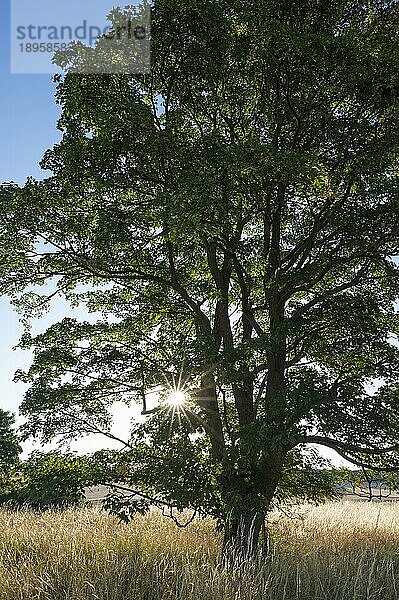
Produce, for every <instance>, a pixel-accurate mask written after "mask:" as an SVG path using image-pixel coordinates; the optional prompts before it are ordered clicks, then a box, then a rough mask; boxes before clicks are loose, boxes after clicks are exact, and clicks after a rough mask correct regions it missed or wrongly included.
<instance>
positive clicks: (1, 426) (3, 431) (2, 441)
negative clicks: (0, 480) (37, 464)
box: [0, 409, 22, 476]
mask: <svg viewBox="0 0 399 600" xmlns="http://www.w3.org/2000/svg"><path fill="white" fill-rule="evenodd" d="M14 425H15V418H14V415H13V414H11V413H10V412H7V411H5V410H2V409H0V476H1V475H3V476H5V475H6V474H7V473H9V471H11V469H12V468H13V467H14V466H15V465H16V464H17V463H18V461H19V455H20V453H21V452H22V448H21V446H20V445H19V441H18V437H17V435H16V433H15V429H14Z"/></svg>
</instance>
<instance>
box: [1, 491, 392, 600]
mask: <svg viewBox="0 0 399 600" xmlns="http://www.w3.org/2000/svg"><path fill="white" fill-rule="evenodd" d="M271 529H272V532H273V545H272V549H271V555H270V558H269V560H268V561H267V563H266V564H265V565H264V566H263V568H262V569H261V572H260V573H259V574H257V575H256V576H253V575H251V574H250V573H245V572H236V573H225V572H223V571H221V570H220V569H219V568H218V567H217V559H218V553H219V544H220V539H219V538H218V536H217V535H215V533H214V529H213V524H212V522H211V521H200V520H198V521H195V522H194V523H193V524H192V525H191V526H189V527H188V528H187V529H177V528H176V527H175V526H174V524H173V523H172V522H171V521H169V520H166V519H164V518H162V517H160V516H159V515H158V514H157V513H153V514H151V515H149V516H147V517H145V518H138V519H137V520H135V521H134V522H133V523H132V524H131V525H129V526H125V525H121V524H119V523H118V522H117V521H116V520H115V519H114V518H112V517H110V516H108V515H107V514H105V513H104V512H101V511H100V510H99V509H96V508H89V509H83V510H68V511H66V512H48V513H45V514H42V515H37V514H32V513H29V512H27V511H20V512H18V513H12V512H7V511H2V512H0V600H89V599H90V600H294V599H295V600H298V599H303V600H305V599H306V600H318V599H320V600H349V599H351V600H372V599H375V600H377V599H378V600H379V599H381V598H382V599H384V600H397V599H398V598H399V504H397V503H393V504H389V503H383V504H374V503H373V504H364V503H351V502H342V503H337V504H329V505H326V506H322V507H318V508H310V507H302V508H301V509H299V512H298V516H297V517H296V518H294V519H292V518H291V519H289V518H287V517H277V516H276V517H275V518H274V519H273V523H272V524H271Z"/></svg>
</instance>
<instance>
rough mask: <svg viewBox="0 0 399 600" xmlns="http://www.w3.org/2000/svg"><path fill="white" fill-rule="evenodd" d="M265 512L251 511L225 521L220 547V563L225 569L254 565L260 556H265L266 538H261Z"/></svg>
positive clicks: (263, 529) (263, 531)
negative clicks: (221, 545)
mask: <svg viewBox="0 0 399 600" xmlns="http://www.w3.org/2000/svg"><path fill="white" fill-rule="evenodd" d="M265 514H266V513H265V512H258V511H252V512H250V513H248V514H244V515H242V516H241V517H240V518H238V519H229V520H228V521H227V523H226V526H225V530H224V538H223V547H222V565H223V567H224V568H226V569H229V570H231V569H237V568H241V567H243V566H247V567H251V566H256V565H257V564H258V561H259V559H260V558H265V556H266V552H267V540H266V539H263V540H262V546H260V537H261V533H263V535H264V536H265V535H266V531H265V526H264V523H265Z"/></svg>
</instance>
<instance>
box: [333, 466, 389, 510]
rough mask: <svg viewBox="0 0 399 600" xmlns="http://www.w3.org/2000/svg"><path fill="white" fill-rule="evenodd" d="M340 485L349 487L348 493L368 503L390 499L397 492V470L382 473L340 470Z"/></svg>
mask: <svg viewBox="0 0 399 600" xmlns="http://www.w3.org/2000/svg"><path fill="white" fill-rule="evenodd" d="M340 483H341V484H342V483H347V484H349V486H350V493H351V494H354V495H355V496H358V497H360V498H364V499H365V500H367V501H368V502H372V501H373V500H383V499H384V498H390V497H392V495H393V494H395V493H396V494H397V493H398V492H399V470H397V471H396V472H395V471H389V472H384V471H381V470H379V469H371V468H365V467H362V468H361V469H357V470H353V469H342V470H341V481H340Z"/></svg>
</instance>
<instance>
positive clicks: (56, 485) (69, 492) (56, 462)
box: [0, 451, 93, 509]
mask: <svg viewBox="0 0 399 600" xmlns="http://www.w3.org/2000/svg"><path fill="white" fill-rule="evenodd" d="M92 481H93V468H92V464H91V462H90V459H89V458H88V457H86V456H76V455H75V454H72V453H61V452H59V451H51V452H47V453H43V452H34V453H32V454H31V455H30V457H29V458H28V459H27V460H26V461H24V462H22V463H20V465H19V468H18V469H16V470H15V471H14V472H13V473H12V474H11V476H10V477H9V479H8V482H7V485H6V486H5V489H4V491H2V493H1V494H0V503H2V504H4V503H9V504H11V505H13V506H16V505H17V506H21V505H23V506H29V507H31V508H34V509H46V508H54V507H59V508H61V507H62V508H65V507H67V506H72V505H75V504H78V503H79V502H81V501H82V500H83V498H84V487H85V486H87V485H89V484H90V483H92Z"/></svg>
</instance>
